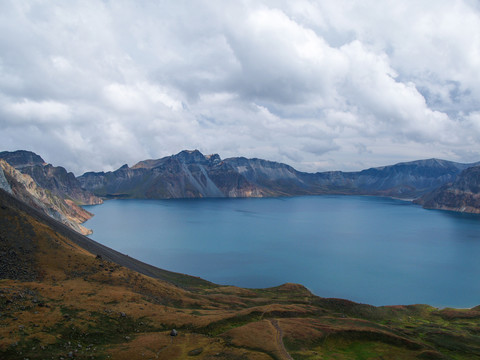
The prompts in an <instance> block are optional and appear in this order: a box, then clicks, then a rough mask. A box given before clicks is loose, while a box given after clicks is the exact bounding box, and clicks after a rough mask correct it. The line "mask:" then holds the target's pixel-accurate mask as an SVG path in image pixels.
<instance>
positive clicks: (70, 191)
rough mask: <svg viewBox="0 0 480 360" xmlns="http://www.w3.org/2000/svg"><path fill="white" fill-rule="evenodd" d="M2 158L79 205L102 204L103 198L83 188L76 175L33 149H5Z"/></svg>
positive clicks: (53, 191) (41, 185) (51, 190)
mask: <svg viewBox="0 0 480 360" xmlns="http://www.w3.org/2000/svg"><path fill="white" fill-rule="evenodd" d="M0 159H4V160H5V161H6V162H7V163H9V164H10V165H11V166H13V167H14V168H15V169H17V170H19V171H21V172H22V173H23V174H28V175H30V177H31V178H32V179H33V180H34V181H35V182H36V183H37V185H39V186H40V187H42V188H44V189H46V190H49V191H50V192H52V194H54V195H56V196H58V197H60V198H62V199H65V200H69V201H73V202H75V203H76V204H78V205H95V204H101V203H102V200H101V199H100V198H99V197H97V196H95V195H93V194H92V193H91V192H89V191H87V190H85V189H82V187H81V185H80V183H79V182H78V180H77V179H76V177H75V175H74V174H73V173H71V172H67V170H65V169H64V168H63V167H61V166H52V165H51V164H47V163H45V161H44V160H43V159H42V158H41V157H40V156H38V155H37V154H35V153H33V152H31V151H24V150H18V151H12V152H10V151H3V152H0Z"/></svg>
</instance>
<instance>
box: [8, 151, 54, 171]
mask: <svg viewBox="0 0 480 360" xmlns="http://www.w3.org/2000/svg"><path fill="white" fill-rule="evenodd" d="M0 159H4V160H5V161H6V162H7V163H9V164H10V165H11V166H13V167H14V168H16V169H21V168H24V167H26V166H34V165H45V164H46V163H45V161H44V160H43V159H42V158H41V157H40V156H38V155H37V154H35V153H34V152H32V151H26V150H17V151H2V152H0Z"/></svg>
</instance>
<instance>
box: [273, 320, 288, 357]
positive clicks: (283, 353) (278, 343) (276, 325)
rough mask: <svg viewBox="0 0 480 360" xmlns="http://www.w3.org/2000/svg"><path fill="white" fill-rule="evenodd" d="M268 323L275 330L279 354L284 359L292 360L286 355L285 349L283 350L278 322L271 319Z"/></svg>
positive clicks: (281, 332) (281, 334)
mask: <svg viewBox="0 0 480 360" xmlns="http://www.w3.org/2000/svg"><path fill="white" fill-rule="evenodd" d="M270 323H271V324H272V325H273V327H274V328H275V329H276V330H277V345H278V348H279V349H280V353H281V355H282V357H283V358H284V359H287V360H293V358H292V357H291V356H290V354H289V353H288V351H287V349H285V345H284V344H283V331H282V328H281V327H280V325H278V320H274V319H271V320H270Z"/></svg>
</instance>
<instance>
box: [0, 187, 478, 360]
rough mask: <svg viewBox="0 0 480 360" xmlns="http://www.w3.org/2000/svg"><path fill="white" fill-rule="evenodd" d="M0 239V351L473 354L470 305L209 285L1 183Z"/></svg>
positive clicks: (474, 313) (24, 354) (141, 355)
mask: <svg viewBox="0 0 480 360" xmlns="http://www.w3.org/2000/svg"><path fill="white" fill-rule="evenodd" d="M47 220H48V221H47ZM73 234H75V233H73ZM75 235H76V236H79V235H77V234H75ZM0 246H1V248H0V251H1V254H0V255H1V256H0V259H1V267H0V275H1V276H0V277H1V278H2V279H3V280H0V358H2V359H24V358H29V359H48V358H54V359H58V358H60V357H64V358H69V355H71V356H72V357H75V358H78V359H90V358H92V357H93V358H96V359H104V358H109V357H110V358H114V359H137V358H138V359H153V358H160V359H175V358H197V359H289V358H294V359H381V358H383V359H443V358H452V359H478V358H479V357H480V336H479V335H478V334H480V309H476V308H474V309H471V310H454V309H445V310H438V309H435V308H432V307H429V306H425V305H417V306H396V307H373V306H369V305H361V304H356V303H353V302H350V301H346V300H339V299H325V298H320V297H317V296H314V295H312V294H311V293H310V292H309V291H308V290H307V289H305V288H304V287H303V286H301V285H295V284H285V285H283V286H280V287H277V288H271V289H259V290H249V289H241V288H236V287H222V286H217V285H214V284H211V283H208V282H205V281H203V280H201V279H198V278H194V277H190V276H186V275H181V274H174V273H169V272H166V271H162V270H160V269H156V268H154V267H151V266H148V265H146V264H142V263H140V262H137V261H135V260H134V259H131V258H128V257H126V256H124V255H121V254H119V253H117V252H114V251H113V250H110V249H108V248H104V247H101V246H100V245H98V244H95V243H94V242H92V241H91V240H89V239H87V238H83V237H77V238H75V237H74V236H73V235H72V233H71V232H70V230H68V229H66V228H62V227H61V226H59V225H58V224H55V223H52V222H51V220H49V219H45V218H44V217H43V216H41V215H40V214H38V213H37V212H35V211H34V210H32V209H30V208H28V207H27V206H24V205H22V204H19V203H18V202H17V201H15V200H14V199H11V198H10V197H8V196H7V195H5V194H3V193H2V194H0ZM85 247H86V248H89V249H90V252H89V251H87V250H85ZM92 250H93V252H92ZM98 253H101V255H102V258H99V257H97V256H96V254H98ZM111 260H116V261H117V262H114V261H111ZM120 264H121V265H120ZM122 265H123V266H122ZM172 328H175V329H177V330H178V333H179V335H178V336H177V337H175V338H172V337H170V336H169V333H170V330H171V329H172Z"/></svg>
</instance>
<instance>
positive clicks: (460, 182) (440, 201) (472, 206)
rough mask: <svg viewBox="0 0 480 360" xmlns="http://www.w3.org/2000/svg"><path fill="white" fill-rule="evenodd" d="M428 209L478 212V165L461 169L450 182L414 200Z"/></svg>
mask: <svg viewBox="0 0 480 360" xmlns="http://www.w3.org/2000/svg"><path fill="white" fill-rule="evenodd" d="M415 202H416V203H417V204H420V205H422V206H423V207H425V208H428V209H441V210H451V211H460V212H468V213H476V214H479V213H480V166H474V167H470V168H468V169H466V170H464V171H462V172H461V173H460V174H459V175H458V177H457V178H456V179H455V181H453V182H452V183H448V184H446V185H444V186H441V187H440V188H438V189H436V190H434V191H432V192H430V193H428V194H426V195H425V196H423V197H421V198H420V199H418V200H416V201H415Z"/></svg>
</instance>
